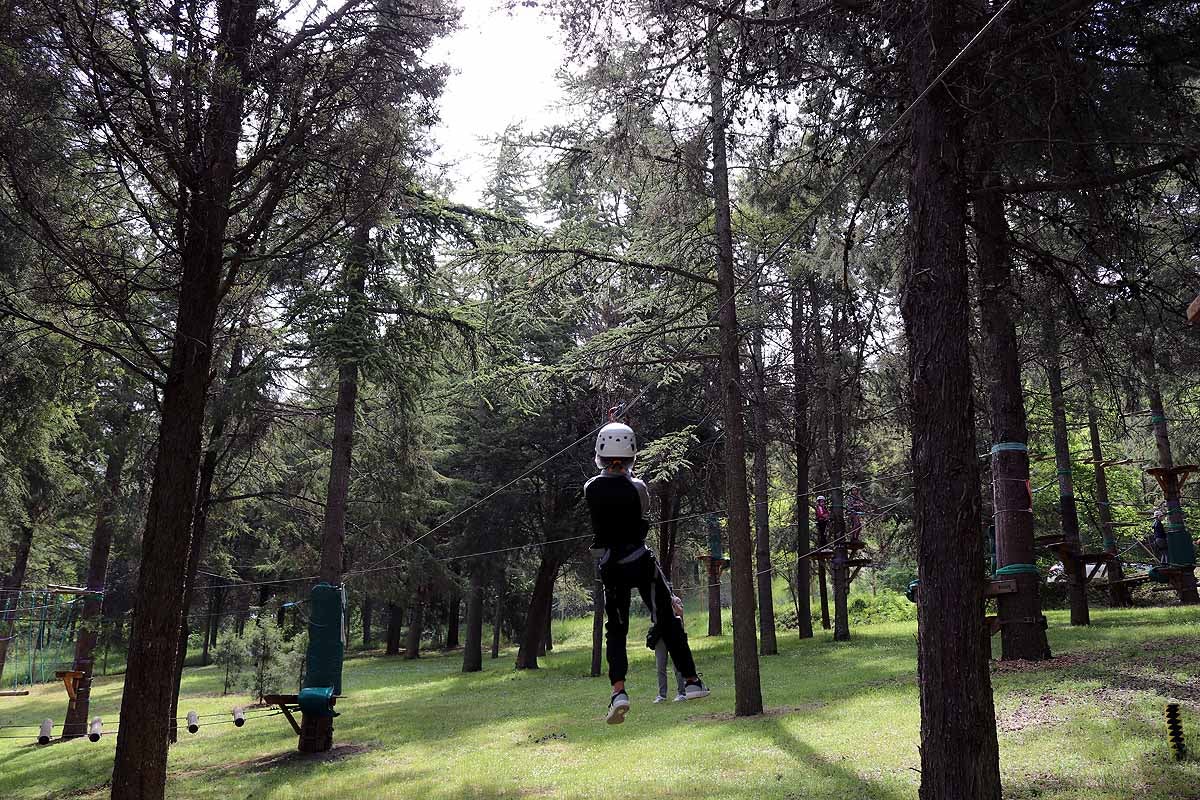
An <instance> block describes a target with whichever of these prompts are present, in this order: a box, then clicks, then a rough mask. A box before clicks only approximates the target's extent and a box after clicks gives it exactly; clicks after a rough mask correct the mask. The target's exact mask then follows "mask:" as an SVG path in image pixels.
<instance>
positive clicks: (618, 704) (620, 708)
mask: <svg viewBox="0 0 1200 800" xmlns="http://www.w3.org/2000/svg"><path fill="white" fill-rule="evenodd" d="M628 713H629V695H627V694H625V693H624V692H617V693H616V694H614V695H613V696H612V699H611V700H609V701H608V716H607V717H605V721H606V722H607V723H608V724H609V725H620V724H621V723H622V722H624V721H625V715H626V714H628Z"/></svg>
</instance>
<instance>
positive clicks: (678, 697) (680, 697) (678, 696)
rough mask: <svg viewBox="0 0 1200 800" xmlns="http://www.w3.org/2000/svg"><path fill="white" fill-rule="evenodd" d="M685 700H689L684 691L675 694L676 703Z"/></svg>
mask: <svg viewBox="0 0 1200 800" xmlns="http://www.w3.org/2000/svg"><path fill="white" fill-rule="evenodd" d="M684 700H687V695H686V694H684V693H683V692H680V693H679V694H677V695H675V702H676V703H681V702H683V701H684Z"/></svg>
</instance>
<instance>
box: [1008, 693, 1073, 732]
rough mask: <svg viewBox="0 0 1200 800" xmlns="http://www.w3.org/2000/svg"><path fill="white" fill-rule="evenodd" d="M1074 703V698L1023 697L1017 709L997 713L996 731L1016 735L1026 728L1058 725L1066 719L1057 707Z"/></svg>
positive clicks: (1051, 696) (1049, 695)
mask: <svg viewBox="0 0 1200 800" xmlns="http://www.w3.org/2000/svg"><path fill="white" fill-rule="evenodd" d="M1072 702H1074V698H1071V697H1065V696H1062V695H1056V694H1043V695H1040V696H1038V697H1022V698H1021V699H1020V701H1019V702H1018V703H1017V707H1016V708H1011V709H1008V710H1006V711H1000V712H997V714H996V730H998V731H1000V732H1001V733H1014V732H1016V731H1023V730H1025V729H1026V728H1040V727H1048V726H1050V725H1057V724H1058V723H1060V722H1062V721H1063V720H1064V719H1066V717H1065V716H1064V715H1062V714H1060V713H1059V712H1058V711H1057V710H1056V707H1058V706H1065V705H1069V704H1070V703H1072Z"/></svg>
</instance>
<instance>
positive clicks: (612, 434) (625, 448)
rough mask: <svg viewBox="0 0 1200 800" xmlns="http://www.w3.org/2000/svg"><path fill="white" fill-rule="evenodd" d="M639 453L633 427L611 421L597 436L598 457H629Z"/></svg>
mask: <svg viewBox="0 0 1200 800" xmlns="http://www.w3.org/2000/svg"><path fill="white" fill-rule="evenodd" d="M636 455H637V439H636V438H635V437H634V435H633V428H631V427H629V426H628V425H625V424H623V423H620V422H610V423H608V424H607V425H605V426H604V427H603V428H601V429H600V433H599V434H597V436H596V457H597V458H629V459H632V458H633V457H634V456H636Z"/></svg>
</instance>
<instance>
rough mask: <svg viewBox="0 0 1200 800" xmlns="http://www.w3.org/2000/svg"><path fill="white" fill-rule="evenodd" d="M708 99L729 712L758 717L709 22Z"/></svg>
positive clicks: (724, 192)
mask: <svg viewBox="0 0 1200 800" xmlns="http://www.w3.org/2000/svg"><path fill="white" fill-rule="evenodd" d="M708 60H709V65H708V66H709V100H710V102H711V112H712V128H713V130H712V139H713V147H712V160H713V202H714V210H715V221H716V237H717V322H718V328H719V336H720V342H721V346H720V350H721V400H722V405H723V407H724V423H725V508H726V514H727V517H728V520H729V553H730V556H731V558H732V560H733V575H732V577H731V579H730V586H731V591H732V595H733V682H734V701H733V704H734V713H736V714H737V716H739V717H744V716H750V715H754V714H761V713H762V709H763V702H762V685H761V680H760V677H759V666H758V648H757V642H756V639H757V636H756V634H755V623H754V561H753V548H752V547H751V544H750V507H749V496H748V492H747V488H746V423H745V420H744V419H743V417H742V411H743V407H744V404H743V400H742V394H741V373H742V368H741V363H740V354H739V352H738V322H737V305H736V303H735V300H736V295H735V294H734V293H735V291H736V287H737V276H736V274H735V272H734V263H733V222H732V218H731V211H730V206H729V164H728V157H727V154H726V142H725V128H726V114H727V113H728V111H727V109H726V108H725V84H724V72H723V70H724V63H723V62H724V58H723V56H722V51H721V42H720V24H719V22H718V21H717V18H716V16H715V15H712V16H710V21H709V57H708Z"/></svg>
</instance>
